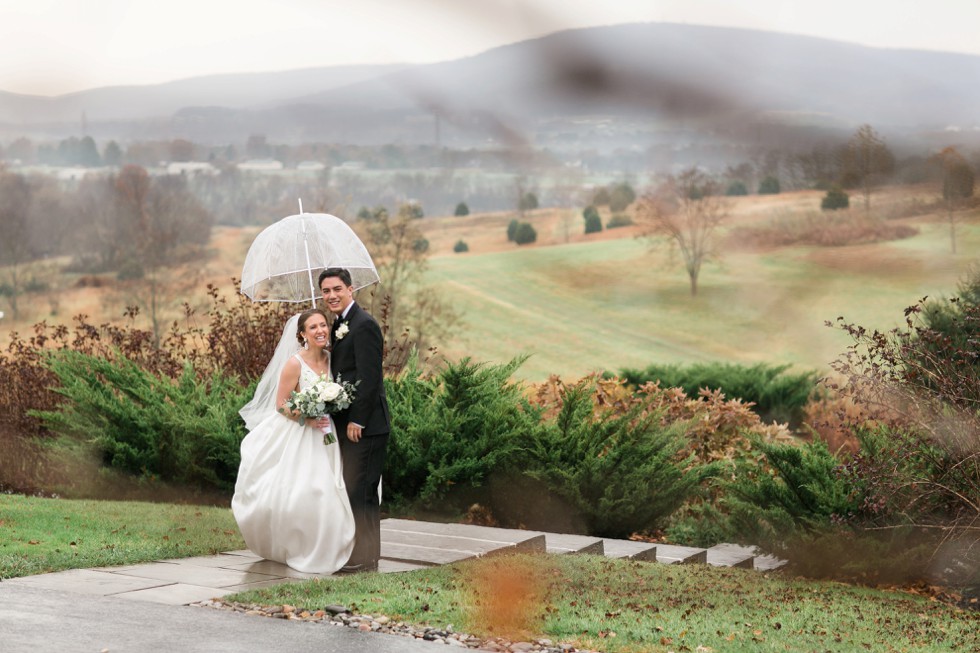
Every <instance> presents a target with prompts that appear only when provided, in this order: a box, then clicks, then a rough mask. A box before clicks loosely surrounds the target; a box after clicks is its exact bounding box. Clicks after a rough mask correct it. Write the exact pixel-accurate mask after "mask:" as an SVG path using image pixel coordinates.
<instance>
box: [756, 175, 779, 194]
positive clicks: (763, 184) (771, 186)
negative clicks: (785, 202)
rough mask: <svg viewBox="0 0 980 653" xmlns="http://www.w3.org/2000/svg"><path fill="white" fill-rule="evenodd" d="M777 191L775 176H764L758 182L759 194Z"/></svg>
mask: <svg viewBox="0 0 980 653" xmlns="http://www.w3.org/2000/svg"><path fill="white" fill-rule="evenodd" d="M779 192H780V188H779V180H778V179H776V178H775V177H766V178H765V179H763V180H762V181H760V182H759V195H778V194H779Z"/></svg>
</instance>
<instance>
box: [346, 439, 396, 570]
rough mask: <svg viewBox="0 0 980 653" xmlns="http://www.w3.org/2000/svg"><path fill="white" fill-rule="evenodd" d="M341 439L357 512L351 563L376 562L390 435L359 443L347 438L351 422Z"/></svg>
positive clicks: (353, 508)
mask: <svg viewBox="0 0 980 653" xmlns="http://www.w3.org/2000/svg"><path fill="white" fill-rule="evenodd" d="M337 426H338V431H340V433H341V435H338V437H337V441H338V442H339V443H340V455H341V458H342V459H343V462H344V483H345V484H346V485H347V498H348V499H349V500H350V507H351V512H353V513H354V528H355V529H356V530H355V533H354V550H353V551H352V552H351V555H350V560H349V561H348V564H351V565H361V564H373V563H376V562H377V561H378V559H379V558H380V557H381V509H380V499H379V498H378V487H379V486H380V484H381V470H382V469H383V468H384V464H385V453H386V452H387V450H388V434H387V433H384V434H381V435H371V436H368V437H362V438H361V439H360V441H359V442H351V441H350V440H348V439H347V435H346V433H347V425H346V424H345V425H344V430H340V428H339V426H340V425H339V424H338V425H337Z"/></svg>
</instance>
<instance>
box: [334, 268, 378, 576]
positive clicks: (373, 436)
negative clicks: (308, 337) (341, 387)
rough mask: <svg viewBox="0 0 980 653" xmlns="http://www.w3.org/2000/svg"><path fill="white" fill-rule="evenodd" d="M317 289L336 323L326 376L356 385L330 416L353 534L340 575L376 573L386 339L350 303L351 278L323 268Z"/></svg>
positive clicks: (367, 318) (339, 269)
mask: <svg viewBox="0 0 980 653" xmlns="http://www.w3.org/2000/svg"><path fill="white" fill-rule="evenodd" d="M319 283H320V291H321V292H322V293H323V301H324V303H325V304H326V305H327V309H328V310H329V311H330V312H331V313H333V314H334V316H336V318H337V319H336V320H335V321H334V324H333V328H332V330H331V333H330V344H331V345H332V347H331V352H330V372H331V373H332V374H333V378H334V381H336V382H337V383H342V382H344V381H347V382H350V383H354V384H356V388H355V391H354V401H353V403H352V404H351V406H350V408H348V409H347V410H344V411H341V412H340V413H337V414H336V415H334V422H335V423H336V425H337V433H338V438H337V441H338V442H339V444H340V455H341V458H342V459H343V462H344V483H345V484H346V485H347V496H348V498H349V499H350V507H351V511H352V512H353V513H354V525H355V529H356V530H355V534H354V550H353V551H352V552H351V556H350V560H349V561H348V562H347V564H346V565H345V566H344V567H342V568H341V570H340V571H341V572H344V573H354V572H360V571H374V570H376V569H377V568H378V559H379V558H380V557H381V511H380V508H379V501H380V499H379V496H378V488H379V486H380V484H381V469H382V467H384V461H385V452H386V451H387V448H388V434H389V433H390V432H391V418H390V416H389V414H388V400H387V398H386V397H385V387H384V381H383V376H382V359H383V352H384V338H383V336H382V335H381V328H380V327H379V326H378V323H377V322H376V321H375V320H374V318H373V317H371V315H370V314H369V313H368V312H367V311H365V310H364V309H362V308H361V307H360V306H358V305H357V303H356V302H355V301H354V287H353V284H352V283H351V276H350V272H348V271H347V270H345V269H343V268H327V269H326V270H324V271H323V272H321V273H320V281H319Z"/></svg>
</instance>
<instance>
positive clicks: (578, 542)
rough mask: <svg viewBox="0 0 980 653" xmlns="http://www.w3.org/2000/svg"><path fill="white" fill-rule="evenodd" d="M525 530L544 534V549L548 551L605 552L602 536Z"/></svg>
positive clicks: (563, 552)
mask: <svg viewBox="0 0 980 653" xmlns="http://www.w3.org/2000/svg"><path fill="white" fill-rule="evenodd" d="M527 532H528V533H537V534H539V535H544V542H545V549H546V550H547V551H548V553H558V554H566V553H568V554H574V553H581V554H590V555H599V556H601V555H603V554H604V553H605V547H604V546H603V543H602V538H599V537H590V536H588V535H575V534H573V533H545V532H542V531H527Z"/></svg>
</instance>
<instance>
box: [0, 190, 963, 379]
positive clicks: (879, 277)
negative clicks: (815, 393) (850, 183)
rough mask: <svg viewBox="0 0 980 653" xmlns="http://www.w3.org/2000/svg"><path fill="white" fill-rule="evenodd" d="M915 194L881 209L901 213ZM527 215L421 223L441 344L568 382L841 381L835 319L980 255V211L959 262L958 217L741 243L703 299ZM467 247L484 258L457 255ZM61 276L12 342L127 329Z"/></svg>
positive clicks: (637, 251)
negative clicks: (884, 230)
mask: <svg viewBox="0 0 980 653" xmlns="http://www.w3.org/2000/svg"><path fill="white" fill-rule="evenodd" d="M916 192H920V191H916V190H915V189H909V190H907V191H903V192H901V193H897V194H896V195H895V197H890V198H884V197H882V198H878V199H877V200H876V201H878V202H879V205H880V206H882V207H886V208H887V207H889V206H892V207H901V206H902V203H903V202H908V201H910V198H911V197H913V196H914V195H915V193H916ZM818 201H819V193H817V192H813V191H804V192H798V193H784V194H782V195H777V196H767V197H759V196H751V197H745V198H739V199H738V201H737V202H736V204H735V206H734V211H733V218H732V222H731V225H732V226H744V225H750V224H756V225H759V224H765V223H768V222H770V221H773V220H788V219H791V218H792V217H793V216H794V215H799V214H801V213H803V212H806V211H811V210H812V209H813V207H814V206H815V205H816V204H817V202H818ZM513 217H514V216H513V215H512V214H508V213H499V214H482V215H473V216H468V217H463V218H457V217H435V218H425V219H424V220H422V221H421V222H420V226H421V227H422V228H423V230H424V232H425V234H426V237H427V238H428V239H429V241H430V246H431V251H432V257H431V259H430V266H429V267H430V270H429V273H428V279H429V281H430V282H431V283H432V284H434V285H435V286H436V287H438V288H439V289H440V290H441V291H442V293H443V295H444V297H445V298H446V299H447V300H448V301H449V302H450V303H452V305H453V306H454V307H456V308H457V309H459V310H460V311H461V313H462V317H463V319H462V324H461V325H460V327H459V329H458V330H457V333H456V336H455V337H454V338H452V339H451V341H449V342H442V343H439V348H440V350H441V351H442V352H443V353H444V354H446V355H447V356H449V357H452V358H456V357H461V356H472V357H473V358H475V359H477V360H490V361H505V360H509V359H510V358H511V357H513V356H515V355H517V354H520V353H528V354H531V358H530V360H529V361H528V362H527V363H526V364H525V365H524V367H523V368H522V369H521V370H520V372H519V374H518V375H519V376H521V377H523V378H529V379H537V380H541V379H545V378H547V377H548V376H549V375H550V374H555V373H557V374H561V375H563V376H568V377H573V378H574V377H578V376H581V375H583V374H586V373H588V372H589V371H591V370H596V369H613V370H616V369H620V368H622V367H627V366H628V367H641V366H645V365H647V364H650V363H652V362H668V363H669V362H693V361H703V360H725V361H736V362H745V363H751V362H758V361H765V362H771V363H791V364H794V365H798V366H800V367H802V368H808V369H819V370H822V371H826V370H827V369H828V367H827V366H828V364H829V362H830V361H831V360H833V359H834V358H836V357H837V355H838V354H840V353H841V352H842V351H843V349H844V348H845V347H846V346H847V344H848V340H847V339H846V338H845V337H844V335H843V334H842V333H840V332H838V331H836V330H833V329H830V328H827V327H826V326H824V322H825V321H828V320H830V321H833V320H835V319H836V318H837V317H838V316H844V317H846V318H847V319H848V320H852V321H855V322H857V323H859V324H862V325H864V326H867V327H871V328H881V329H887V328H890V327H892V326H895V325H896V324H897V323H898V322H899V321H900V320H901V319H902V311H903V309H904V308H905V307H906V306H908V305H910V304H912V303H914V302H915V301H917V300H918V299H919V298H921V297H922V296H924V295H929V296H933V297H936V296H940V295H949V294H951V293H952V292H955V289H956V284H957V282H958V281H959V280H960V279H961V278H962V275H963V274H964V273H965V272H966V270H967V269H968V267H969V266H970V265H971V264H972V263H973V261H974V259H975V257H976V252H977V251H980V216H977V215H975V214H974V215H973V216H972V218H970V220H969V221H967V222H966V223H965V224H962V225H961V226H960V227H959V247H958V251H959V253H958V254H957V255H956V256H952V255H950V254H949V241H948V227H947V225H946V223H945V222H944V220H943V216H936V215H925V216H920V217H910V218H896V219H895V220H897V221H899V222H902V223H906V224H909V225H912V226H915V227H917V228H918V229H919V233H918V235H916V236H914V237H911V238H907V239H905V240H897V241H890V242H883V243H875V244H867V245H851V246H845V247H820V248H817V247H801V246H793V247H773V248H764V249H749V248H746V247H743V246H739V245H738V244H737V243H729V244H728V246H727V249H726V251H725V252H724V254H723V257H722V258H721V260H720V261H719V262H717V263H712V264H709V265H707V266H706V267H705V269H704V271H703V273H702V276H701V286H700V292H699V295H698V297H696V298H692V297H690V295H689V293H688V285H687V280H686V277H685V275H684V272H683V270H681V269H680V268H679V267H678V266H677V265H672V264H671V257H670V253H669V251H668V250H666V249H663V248H660V249H656V250H651V249H650V247H649V244H648V242H647V241H645V240H643V239H638V238H635V235H636V232H635V228H630V227H627V228H622V229H616V230H607V231H603V232H602V233H599V234H594V235H589V236H585V235H584V234H582V233H581V224H582V223H581V216H580V213H579V212H577V211H571V210H567V211H562V210H539V211H535V212H531V213H529V214H528V215H527V216H526V218H527V219H528V220H529V221H530V222H532V223H533V224H534V226H535V228H536V229H537V231H538V234H539V238H538V242H537V243H536V244H534V245H528V246H522V247H517V246H515V245H514V244H513V243H509V242H507V239H506V226H507V223H508V222H509V221H510V220H511V219H512V218H513ZM256 233H257V229H255V228H251V229H239V228H230V227H220V228H216V229H215V230H214V235H213V238H212V242H211V248H210V249H211V252H212V253H211V256H210V258H209V259H208V260H207V261H206V262H205V263H204V264H203V265H200V264H197V265H195V266H193V269H194V273H195V274H196V277H195V280H194V288H196V291H194V293H192V296H189V297H183V296H182V297H177V298H174V302H173V305H172V307H171V309H170V312H171V315H172V318H171V319H173V318H178V317H179V315H180V313H179V300H182V299H187V300H188V301H190V302H191V304H192V305H196V306H198V307H203V306H206V305H207V301H206V295H205V287H206V284H207V283H209V282H210V283H214V284H216V285H217V286H218V287H219V288H220V289H222V290H223V291H225V292H226V293H231V292H233V290H232V287H231V283H230V279H231V277H237V276H239V275H240V273H241V264H242V261H243V260H244V255H245V252H246V251H247V248H248V245H249V244H250V242H251V240H252V238H254V235H255V234H256ZM566 234H567V235H566ZM459 239H463V240H465V241H466V242H467V244H468V245H469V247H470V252H469V253H467V254H454V253H452V246H453V244H454V243H455V242H456V241H457V240H459ZM183 275H184V272H182V271H175V272H174V274H173V275H172V276H173V277H174V278H177V277H181V276H183ZM60 279H61V281H60V283H61V285H60V286H59V287H60V288H61V289H60V290H59V291H57V292H55V291H48V292H47V293H41V294H35V295H32V296H31V300H30V301H29V302H25V303H26V304H28V305H29V307H30V308H29V309H28V310H29V311H30V312H31V314H30V315H29V316H25V319H23V320H22V321H21V322H20V323H18V324H13V323H11V321H10V319H9V316H8V318H7V319H5V320H4V321H3V323H2V325H3V331H2V332H0V345H3V344H5V343H6V342H7V340H8V338H9V332H8V330H9V329H11V328H16V329H17V330H19V331H21V332H26V331H27V330H28V328H29V326H30V325H31V324H32V323H33V322H34V321H39V320H42V319H44V320H47V321H48V322H49V323H58V322H61V323H68V322H69V321H70V318H71V316H73V315H75V314H77V313H85V314H87V315H89V316H90V319H91V320H92V321H94V322H97V323H98V322H101V321H104V320H111V321H118V320H119V319H120V318H121V316H122V314H123V310H124V309H125V306H126V305H127V304H128V303H131V301H132V298H133V296H132V293H131V292H127V291H126V290H125V289H124V288H123V287H122V286H120V285H119V284H117V283H115V282H114V281H113V280H112V279H111V278H109V279H106V281H105V284H104V285H102V286H101V287H92V286H91V285H86V284H84V283H82V281H81V280H80V279H79V278H78V277H77V276H74V275H64V277H63V278H60ZM66 285H67V286H68V287H69V288H70V290H69V291H68V292H64V290H63V288H64V286H66ZM53 309H56V314H52V310H53Z"/></svg>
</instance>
